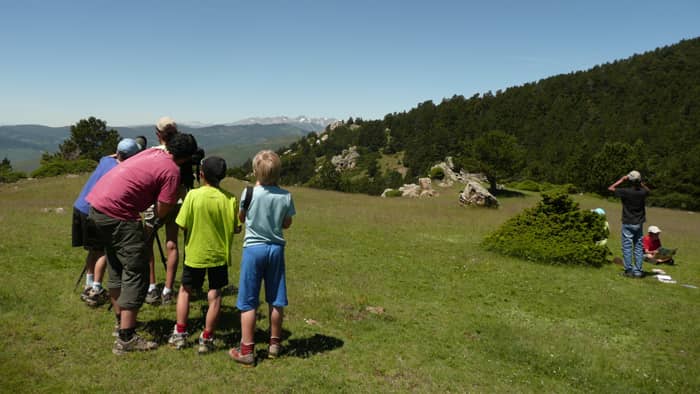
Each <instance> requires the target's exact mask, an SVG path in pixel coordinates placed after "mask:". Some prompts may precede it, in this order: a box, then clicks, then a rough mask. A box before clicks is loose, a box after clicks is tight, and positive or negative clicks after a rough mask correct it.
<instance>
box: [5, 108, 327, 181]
mask: <svg viewBox="0 0 700 394" xmlns="http://www.w3.org/2000/svg"><path fill="white" fill-rule="evenodd" d="M87 117H88V116H86V118H87ZM79 120H80V119H76V122H78V121H79ZM106 121H107V122H108V120H106ZM333 121H335V119H331V118H309V117H305V116H298V117H294V118H292V117H287V116H277V117H268V118H248V119H242V120H239V121H236V122H232V123H227V124H220V125H210V124H204V123H200V122H181V123H180V124H179V129H180V130H181V131H182V132H185V133H192V134H193V135H194V136H195V137H196V138H197V142H198V143H199V145H200V146H201V147H202V148H203V149H204V150H205V152H206V153H207V154H208V155H209V154H217V155H220V156H222V157H224V158H225V159H226V161H227V162H228V163H229V165H230V166H234V165H239V164H241V163H243V162H244V161H245V160H246V159H248V158H249V157H250V156H251V155H252V154H254V153H255V152H256V151H258V150H260V149H264V148H269V149H276V148H279V147H282V146H285V145H288V144H289V143H291V142H293V141H295V140H297V139H299V138H300V137H302V136H305V135H306V134H308V133H309V132H311V131H320V130H323V129H324V128H325V127H326V126H327V125H328V124H330V123H331V122H333ZM107 128H108V129H116V130H117V131H118V132H119V135H121V136H122V137H135V136H138V135H144V136H146V138H148V140H149V145H154V144H155V143H156V136H155V133H154V126H153V125H136V126H112V125H110V124H109V122H108V124H107ZM69 136H70V126H64V127H49V126H43V125H4V126H0V159H2V158H5V157H7V158H8V159H9V160H10V162H11V163H12V166H13V168H14V169H16V170H20V171H31V170H33V169H36V168H37V167H38V166H39V160H40V158H41V155H42V153H44V152H56V151H57V150H58V146H59V145H60V144H61V143H62V142H63V141H64V140H65V139H66V138H68V137H69Z"/></svg>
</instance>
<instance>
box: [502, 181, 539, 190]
mask: <svg viewBox="0 0 700 394" xmlns="http://www.w3.org/2000/svg"><path fill="white" fill-rule="evenodd" d="M508 187H511V188H513V189H518V190H525V191H527V192H539V191H541V190H542V186H540V184H539V183H537V182H535V181H533V180H530V179H526V180H524V181H520V182H512V183H510V184H508Z"/></svg>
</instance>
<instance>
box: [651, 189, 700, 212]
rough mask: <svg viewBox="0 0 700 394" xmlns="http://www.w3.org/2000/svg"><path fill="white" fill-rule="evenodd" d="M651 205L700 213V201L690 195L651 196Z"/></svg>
mask: <svg viewBox="0 0 700 394" xmlns="http://www.w3.org/2000/svg"><path fill="white" fill-rule="evenodd" d="M647 201H648V203H649V205H652V206H655V207H662V208H676V209H679V208H680V209H687V210H689V211H700V201H698V199H697V198H694V197H693V196H692V195H690V194H683V193H668V194H660V195H659V194H654V193H652V194H651V195H649V198H648V200H647Z"/></svg>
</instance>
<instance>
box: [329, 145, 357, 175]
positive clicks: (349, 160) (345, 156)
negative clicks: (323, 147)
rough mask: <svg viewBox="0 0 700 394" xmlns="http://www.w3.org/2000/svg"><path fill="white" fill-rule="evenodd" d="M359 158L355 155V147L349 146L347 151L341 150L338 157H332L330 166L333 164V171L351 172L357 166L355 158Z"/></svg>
mask: <svg viewBox="0 0 700 394" xmlns="http://www.w3.org/2000/svg"><path fill="white" fill-rule="evenodd" d="M359 157H360V154H359V153H357V147H356V146H351V147H350V148H348V149H343V151H342V152H341V153H340V154H339V155H337V156H333V158H332V159H331V164H333V165H334V166H335V170H336V171H339V172H342V171H345V170H351V169H353V168H355V166H356V165H357V158H359Z"/></svg>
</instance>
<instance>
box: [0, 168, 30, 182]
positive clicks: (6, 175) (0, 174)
mask: <svg viewBox="0 0 700 394" xmlns="http://www.w3.org/2000/svg"><path fill="white" fill-rule="evenodd" d="M26 177H27V174H25V173H23V172H17V171H12V170H0V183H13V182H17V181H18V180H20V179H22V178H26Z"/></svg>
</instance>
